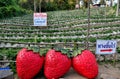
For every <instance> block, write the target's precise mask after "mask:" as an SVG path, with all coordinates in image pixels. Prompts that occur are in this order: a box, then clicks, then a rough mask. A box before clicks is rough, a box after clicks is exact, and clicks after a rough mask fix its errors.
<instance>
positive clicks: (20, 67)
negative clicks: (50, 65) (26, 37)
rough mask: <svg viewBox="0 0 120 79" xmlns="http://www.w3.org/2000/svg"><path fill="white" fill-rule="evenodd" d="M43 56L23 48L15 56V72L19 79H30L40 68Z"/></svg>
mask: <svg viewBox="0 0 120 79" xmlns="http://www.w3.org/2000/svg"><path fill="white" fill-rule="evenodd" d="M43 61H44V57H43V56H40V55H39V53H36V52H34V51H33V50H28V49H27V48H23V49H21V50H20V51H19V52H18V55H17V58H16V69H17V74H18V76H19V77H20V78H21V79H32V78H33V77H34V76H35V75H36V74H37V73H38V72H39V71H40V70H41V68H42V65H43Z"/></svg>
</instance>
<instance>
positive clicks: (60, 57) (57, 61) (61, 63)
mask: <svg viewBox="0 0 120 79" xmlns="http://www.w3.org/2000/svg"><path fill="white" fill-rule="evenodd" d="M64 51H66V50H62V51H56V50H55V49H51V50H49V51H48V52H47V54H46V57H45V65H44V74H45V77H46V78H47V79H59V78H60V77H61V76H63V75H64V74H65V73H67V72H68V71H69V69H70V67H71V59H70V58H69V57H68V56H67V55H66V54H65V53H64V54H63V52H64ZM67 54H68V53H67Z"/></svg>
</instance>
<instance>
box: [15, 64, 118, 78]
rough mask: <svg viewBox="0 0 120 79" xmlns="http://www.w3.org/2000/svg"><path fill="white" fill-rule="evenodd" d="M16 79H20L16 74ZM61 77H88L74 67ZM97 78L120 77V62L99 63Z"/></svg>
mask: <svg viewBox="0 0 120 79" xmlns="http://www.w3.org/2000/svg"><path fill="white" fill-rule="evenodd" d="M15 79H19V78H18V77H17V75H15ZM35 79H45V77H36V78H35ZM59 79H87V78H85V77H83V76H81V75H79V74H77V73H76V72H75V71H74V70H73V68H71V69H70V70H69V72H68V73H67V74H65V75H64V76H63V77H62V78H59ZM95 79H120V63H116V64H115V65H113V64H108V63H102V64H99V75H98V77H97V78H95Z"/></svg>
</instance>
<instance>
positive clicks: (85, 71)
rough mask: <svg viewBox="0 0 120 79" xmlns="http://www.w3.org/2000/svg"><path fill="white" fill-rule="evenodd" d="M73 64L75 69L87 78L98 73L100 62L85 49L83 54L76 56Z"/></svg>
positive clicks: (92, 78) (91, 78) (91, 77)
mask: <svg viewBox="0 0 120 79" xmlns="http://www.w3.org/2000/svg"><path fill="white" fill-rule="evenodd" d="M78 53H79V52H78ZM76 55H77V54H76ZM72 65H73V68H74V70H75V71H77V72H78V73H79V74H80V75H82V76H84V77H86V78H89V79H94V78H96V77H97V75H98V64H97V62H96V59H95V56H94V55H93V54H92V52H90V51H89V50H83V51H82V53H81V54H79V55H77V56H74V57H73V59H72Z"/></svg>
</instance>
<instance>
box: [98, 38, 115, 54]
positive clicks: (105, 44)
mask: <svg viewBox="0 0 120 79" xmlns="http://www.w3.org/2000/svg"><path fill="white" fill-rule="evenodd" d="M116 47H117V41H116V40H97V42H96V54H113V53H116Z"/></svg>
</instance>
